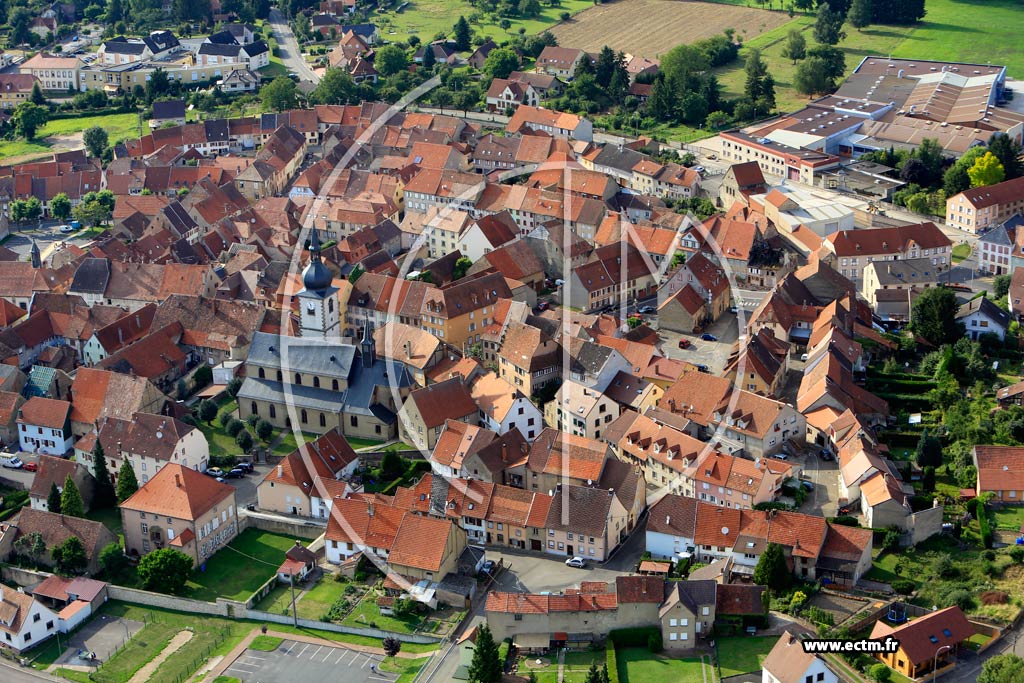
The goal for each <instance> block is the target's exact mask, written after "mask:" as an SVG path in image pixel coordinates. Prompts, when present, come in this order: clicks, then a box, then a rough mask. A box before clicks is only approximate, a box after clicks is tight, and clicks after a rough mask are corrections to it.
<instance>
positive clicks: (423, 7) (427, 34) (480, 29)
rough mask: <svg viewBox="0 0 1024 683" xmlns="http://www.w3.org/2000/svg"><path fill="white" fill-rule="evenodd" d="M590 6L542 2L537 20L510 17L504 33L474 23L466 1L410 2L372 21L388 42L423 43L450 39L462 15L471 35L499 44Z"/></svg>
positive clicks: (578, 1)
mask: <svg viewBox="0 0 1024 683" xmlns="http://www.w3.org/2000/svg"><path fill="white" fill-rule="evenodd" d="M592 5H593V3H592V2H591V0H562V1H561V3H559V5H558V6H557V7H551V6H549V5H548V4H547V3H546V2H542V3H541V6H542V11H541V13H540V15H539V16H538V17H536V18H533V19H516V18H512V17H509V21H510V22H511V26H509V28H508V31H507V32H506V31H505V30H504V29H502V28H501V27H500V26H499V25H498V23H497V22H496V21H492V20H491V19H490V18H486V17H485V18H484V19H482V20H476V19H474V18H473V13H474V12H476V10H475V9H473V7H472V6H471V5H470V4H469V2H467V1H466V0H412V2H410V3H409V4H408V5H407V6H406V7H405V9H403V10H402V11H401V12H395V11H394V10H386V11H383V12H377V13H375V14H374V15H373V16H372V18H371V19H372V21H374V23H376V24H377V27H378V30H379V31H380V33H381V35H382V36H383V37H384V38H386V39H387V40H390V41H392V42H397V41H405V40H408V38H409V36H411V35H416V36H419V37H420V40H422V41H423V42H427V41H429V40H431V39H432V38H433V37H434V35H435V34H437V33H445V34H448V35H450V34H451V32H452V27H453V26H454V25H455V22H456V21H458V20H459V16H460V15H461V16H464V17H466V19H467V20H469V22H470V25H471V26H472V28H473V31H475V32H476V33H478V34H481V35H485V36H490V37H492V38H493V39H494V40H495V42H499V43H500V42H501V41H502V40H503V39H504V38H505V36H506V35H515V34H517V33H519V29H520V28H523V29H526V34H527V35H533V34H534V33H540V32H541V31H544V30H546V29H549V28H551V27H552V26H554V25H555V24H557V23H558V22H559V21H561V19H560V16H561V14H562V12H569V13H570V14H576V13H577V12H580V11H582V10H584V9H587V8H588V7H591V6H592Z"/></svg>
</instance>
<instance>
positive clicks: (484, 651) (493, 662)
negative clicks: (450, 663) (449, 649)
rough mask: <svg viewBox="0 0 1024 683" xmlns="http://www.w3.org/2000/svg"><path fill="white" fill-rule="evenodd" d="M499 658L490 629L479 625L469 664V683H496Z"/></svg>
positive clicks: (498, 679)
mask: <svg viewBox="0 0 1024 683" xmlns="http://www.w3.org/2000/svg"><path fill="white" fill-rule="evenodd" d="M501 669H502V666H501V658H500V657H499V656H498V645H497V643H495V642H494V636H492V635H491V629H490V628H488V626H487V624H481V625H480V626H479V627H477V631H476V646H475V647H474V648H473V659H472V661H471V662H470V663H469V683H497V681H500V680H501Z"/></svg>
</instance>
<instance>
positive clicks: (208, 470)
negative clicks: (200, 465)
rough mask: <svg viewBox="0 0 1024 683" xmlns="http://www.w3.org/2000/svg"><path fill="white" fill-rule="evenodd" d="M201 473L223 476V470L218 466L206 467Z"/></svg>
mask: <svg viewBox="0 0 1024 683" xmlns="http://www.w3.org/2000/svg"><path fill="white" fill-rule="evenodd" d="M203 474H206V475H209V476H211V477H223V476H224V470H222V469H221V468H219V467H207V468H206V471H205V472H203Z"/></svg>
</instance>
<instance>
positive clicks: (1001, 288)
mask: <svg viewBox="0 0 1024 683" xmlns="http://www.w3.org/2000/svg"><path fill="white" fill-rule="evenodd" d="M1012 280H1013V278H1012V277H1011V276H1009V275H996V278H995V280H993V281H992V296H993V297H994V298H996V299H1002V298H1003V297H1005V296H1006V295H1007V294H1009V293H1010V282H1011V281H1012Z"/></svg>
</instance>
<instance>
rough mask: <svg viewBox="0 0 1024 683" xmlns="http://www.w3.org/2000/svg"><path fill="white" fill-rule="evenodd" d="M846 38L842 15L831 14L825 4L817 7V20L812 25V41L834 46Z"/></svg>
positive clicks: (837, 13)
mask: <svg viewBox="0 0 1024 683" xmlns="http://www.w3.org/2000/svg"><path fill="white" fill-rule="evenodd" d="M845 37H846V33H844V32H843V15H842V14H840V13H839V12H833V11H832V8H831V7H830V6H829V4H828V3H827V2H823V3H821V4H819V5H818V18H817V21H815V23H814V39H815V40H816V41H818V42H819V43H822V44H824V45H835V44H836V43H838V42H839V41H840V40H842V39H843V38H845Z"/></svg>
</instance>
